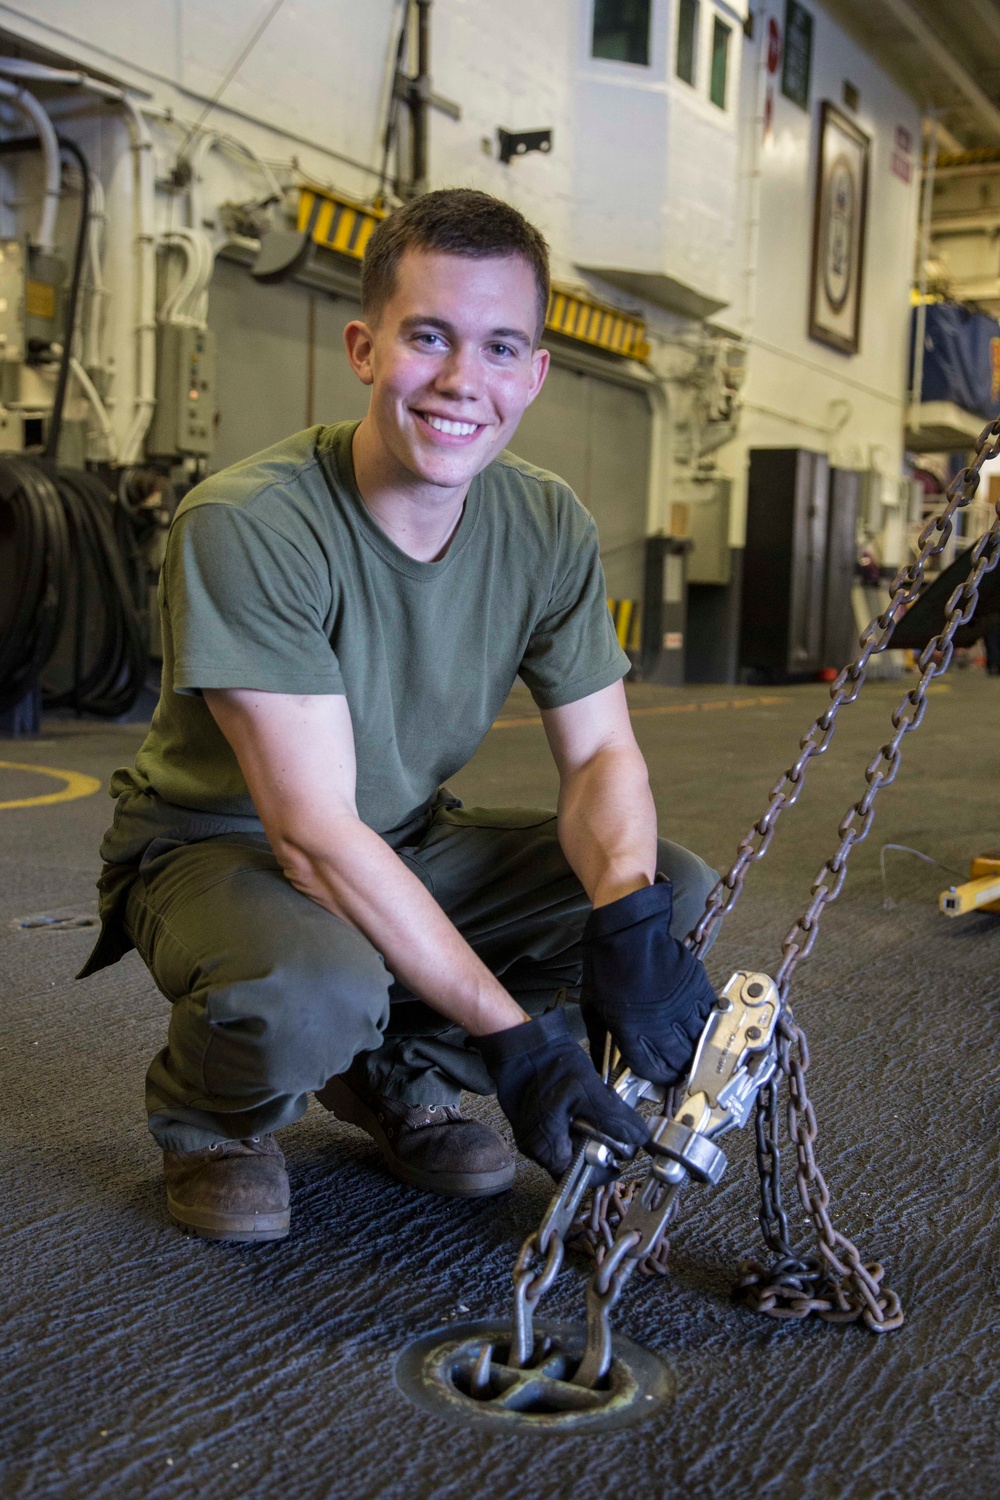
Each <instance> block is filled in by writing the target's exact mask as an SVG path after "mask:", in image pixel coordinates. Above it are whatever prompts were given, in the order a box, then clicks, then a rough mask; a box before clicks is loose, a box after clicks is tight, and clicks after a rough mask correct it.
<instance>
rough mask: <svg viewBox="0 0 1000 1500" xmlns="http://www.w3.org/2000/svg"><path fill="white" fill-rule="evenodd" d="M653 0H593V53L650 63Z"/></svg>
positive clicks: (615, 58) (643, 65) (615, 60)
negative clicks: (650, 13)
mask: <svg viewBox="0 0 1000 1500" xmlns="http://www.w3.org/2000/svg"><path fill="white" fill-rule="evenodd" d="M651 3H652V0H594V40H593V46H592V48H591V51H592V53H593V55H594V57H606V58H609V59H610V60H611V61H612V62H626V63H639V64H640V65H641V66H642V67H648V66H649V8H650V4H651Z"/></svg>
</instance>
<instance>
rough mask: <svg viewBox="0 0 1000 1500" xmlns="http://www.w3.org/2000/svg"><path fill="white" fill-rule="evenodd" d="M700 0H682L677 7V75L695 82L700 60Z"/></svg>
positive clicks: (685, 80)
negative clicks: (695, 71)
mask: <svg viewBox="0 0 1000 1500" xmlns="http://www.w3.org/2000/svg"><path fill="white" fill-rule="evenodd" d="M697 52H698V0H680V4H679V5H678V7H677V77H678V78H683V80H684V82H685V83H690V84H693V83H694V70H695V67H696V66H697V62H698V56H697Z"/></svg>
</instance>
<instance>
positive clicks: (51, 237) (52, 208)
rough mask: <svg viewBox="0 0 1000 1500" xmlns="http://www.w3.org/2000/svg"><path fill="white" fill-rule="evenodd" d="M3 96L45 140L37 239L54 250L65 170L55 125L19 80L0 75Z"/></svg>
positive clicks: (40, 245) (46, 248)
mask: <svg viewBox="0 0 1000 1500" xmlns="http://www.w3.org/2000/svg"><path fill="white" fill-rule="evenodd" d="M0 99H9V100H10V102H11V104H13V106H14V108H15V109H19V110H20V111H21V114H22V115H24V116H25V117H26V118H27V119H28V120H29V121H30V123H31V124H32V125H33V126H34V127H35V130H36V131H37V132H38V138H39V140H40V141H41V143H42V162H43V164H44V171H45V187H44V189H43V197H42V216H41V218H40V219H39V221H38V231H37V233H36V235H35V239H34V243H35V245H36V246H37V247H38V249H39V250H43V251H45V252H46V253H51V251H52V250H54V249H55V243H56V214H57V213H58V211H59V199H60V197H61V180H62V171H61V168H60V166H59V142H58V141H57V140H56V132H55V126H54V125H53V124H52V121H51V120H50V119H49V117H48V115H47V114H46V112H45V110H44V109H43V108H42V106H41V105H40V104H39V102H38V100H37V99H36V98H35V96H34V94H29V93H28V90H27V89H25V88H21V87H20V86H19V85H18V84H16V83H8V82H7V80H6V79H5V78H0Z"/></svg>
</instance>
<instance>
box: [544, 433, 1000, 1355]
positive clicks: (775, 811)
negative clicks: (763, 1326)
mask: <svg viewBox="0 0 1000 1500" xmlns="http://www.w3.org/2000/svg"><path fill="white" fill-rule="evenodd" d="M998 456H1000V417H998V418H996V420H994V421H993V422H991V423H990V424H989V425H988V426H986V427H984V428H983V430H982V432H981V433H980V435H979V439H978V443H977V451H976V454H975V457H974V458H973V461H972V463H971V464H969V465H968V467H967V468H964V469H962V470H960V471H959V473H958V474H956V476H955V478H954V479H953V480H952V482H951V484H950V485H949V486H948V490H947V493H946V496H945V504H944V507H943V509H942V510H941V512H940V514H939V515H937V516H933V517H931V519H930V520H929V521H928V522H927V523H926V525H925V526H924V528H923V530H922V531H921V533H920V536H919V538H918V543H917V547H918V550H917V555H916V556H915V557H914V558H913V559H912V561H911V562H909V563H907V564H905V565H904V566H903V567H901V568H900V569H899V571H898V573H897V574H896V576H895V578H894V579H893V581H892V583H891V585H890V587H889V602H888V604H887V606H886V608H885V609H884V610H883V611H882V613H881V614H880V615H877V616H876V617H875V618H874V619H873V620H872V621H871V622H870V623H869V624H868V625H867V626H866V628H865V630H864V631H863V632H862V634H861V638H860V643H859V644H860V647H861V649H860V651H859V653H858V655H857V656H856V657H855V659H854V661H852V662H851V663H850V664H849V665H848V666H846V667H844V668H843V670H842V671H841V672H840V673H839V674H838V676H837V678H836V680H835V681H834V682H833V683H832V684H831V687H830V700H831V701H830V703H829V705H828V706H827V708H826V709H825V710H824V712H823V713H822V714H821V715H820V716H819V718H818V719H816V720H815V721H814V723H813V724H812V725H811V726H810V727H809V729H807V730H806V732H805V734H804V735H803V736H802V739H801V740H800V741H799V754H798V755H797V757H796V759H795V760H794V762H793V763H792V765H791V766H790V767H789V769H788V770H787V771H786V772H785V774H784V775H783V776H782V777H781V778H780V780H779V781H778V782H777V783H776V784H775V786H773V787H772V789H771V793H770V796H769V798H768V804H767V807H766V809H765V810H764V812H763V813H762V814H761V816H760V818H758V820H757V821H756V823H754V824H753V825H752V826H751V827H750V828H749V829H748V831H747V833H746V834H745V835H744V837H743V838H742V839H741V840H740V843H739V846H738V848H737V853H736V858H735V860H734V861H733V864H732V866H731V867H730V869H729V870H728V872H727V873H726V874H725V875H724V876H723V877H722V879H721V880H719V882H718V884H717V885H716V886H715V887H714V889H713V890H712V891H711V893H710V894H709V898H708V901H707V903H706V906H705V912H704V914H703V916H702V918H701V920H700V921H699V923H698V925H697V926H696V927H695V929H694V931H693V932H692V934H691V936H690V937H689V938H688V939H687V943H688V946H689V947H690V948H692V949H693V950H694V952H695V953H696V954H697V955H698V957H699V958H704V957H705V954H706V953H707V951H708V949H709V948H710V947H711V944H712V942H713V940H714V938H715V936H716V934H717V932H718V928H719V925H720V924H721V922H722V920H723V918H724V917H725V916H727V915H728V913H729V912H731V911H732V909H733V907H734V906H735V905H736V902H737V901H738V900H739V898H740V895H741V893H742V890H743V884H744V881H745V879H746V876H747V873H748V871H749V869H750V866H751V865H753V864H755V863H756V862H757V861H758V860H760V859H763V857H764V855H765V854H766V853H767V851H768V849H769V848H770V845H771V841H772V839H773V837H774V832H775V828H776V825H777V822H778V819H779V817H780V816H781V813H782V812H783V811H784V809H785V808H786V807H791V806H792V804H793V803H794V802H796V801H797V800H798V798H799V795H800V793H801V791H802V787H803V784H804V782H805V777H806V772H807V770H808V768H809V763H810V761H812V760H813V759H814V758H815V757H816V756H818V755H823V754H825V752H826V750H827V749H828V748H829V745H830V741H831V740H832V738H833V734H834V730H835V728H836V723H837V716H838V714H839V712H840V710H841V709H842V708H843V707H844V706H845V705H846V704H849V703H854V702H855V701H856V699H857V698H858V695H859V694H860V692H861V689H862V687H863V685H864V682H865V676H866V672H867V667H868V663H869V661H870V660H871V658H872V656H874V655H876V654H878V653H879V652H882V651H885V650H887V649H888V647H889V646H890V644H891V642H892V635H893V632H894V630H895V628H896V621H897V620H898V619H899V618H900V617H901V615H902V614H903V612H904V611H905V610H906V609H907V608H908V607H909V606H910V605H911V604H912V603H913V601H914V600H915V599H916V597H917V595H918V594H919V593H920V591H921V589H922V587H923V584H924V578H925V573H926V568H927V564H928V563H929V562H930V561H931V559H932V558H935V557H938V556H940V554H941V553H942V552H943V551H944V548H945V547H946V546H947V544H948V542H949V540H950V539H951V536H952V534H953V531H954V525H955V516H956V514H957V513H958V511H960V510H963V509H964V508H965V507H966V506H968V505H970V504H971V502H972V500H973V497H974V496H975V493H976V490H977V488H978V486H979V477H980V471H981V469H982V467H983V464H984V463H986V462H987V461H989V460H991V459H994V458H997V457H998ZM996 511H997V514H996V518H995V519H994V521H993V524H992V526H991V527H990V529H989V531H987V532H986V533H984V535H983V536H981V537H980V538H979V540H978V541H977V542H976V543H975V545H974V546H973V548H972V550H971V554H970V567H969V573H968V576H967V578H966V579H965V582H964V583H961V584H959V586H958V587H957V588H956V589H955V590H954V591H953V593H952V594H951V596H950V598H949V599H948V602H947V604H946V606H945V622H944V625H943V626H942V628H941V630H940V631H939V632H938V634H937V635H936V636H934V637H933V639H932V640H930V641H928V643H927V645H926V646H925V647H924V649H923V651H922V652H921V653H920V656H919V657H918V659H917V670H918V672H919V677H918V679H917V682H916V683H915V685H914V686H913V687H911V688H909V689H908V690H907V691H906V692H905V693H904V694H903V697H902V700H901V702H900V703H899V704H898V705H897V707H896V708H895V709H894V711H893V713H892V727H893V733H892V736H891V738H890V739H889V740H888V741H887V742H886V743H885V744H884V745H883V746H882V747H881V749H880V750H879V751H878V752H877V753H876V754H875V755H874V756H873V757H872V759H871V761H870V762H869V764H868V765H867V767H866V768H865V783H866V786H865V790H864V792H863V793H862V795H861V797H859V799H858V800H857V802H855V803H854V804H853V805H852V806H851V807H849V808H848V810H847V812H846V813H845V814H844V817H843V818H842V819H841V822H840V825H839V830H838V831H839V834H840V839H839V842H838V845H837V848H836V850H835V851H834V853H833V854H832V855H831V856H830V858H829V859H828V860H827V861H826V863H825V864H824V865H823V867H822V868H821V870H820V871H819V874H818V875H817V876H816V879H815V880H814V881H813V885H812V890H811V893H810V901H809V905H808V906H807V908H806V910H805V911H804V912H803V913H802V915H801V916H800V917H799V918H798V920H797V921H796V922H795V924H794V925H793V927H792V928H791V930H790V931H789V933H788V935H787V936H786V938H785V941H784V943H783V945H782V959H781V964H780V966H779V968H778V969H777V971H776V973H775V983H776V985H777V987H778V993H779V996H780V998H781V1003H782V1011H781V1015H780V1017H779V1019H778V1025H777V1031H776V1036H777V1047H778V1068H777V1072H776V1074H775V1076H774V1078H772V1079H771V1080H770V1081H769V1082H768V1084H767V1086H766V1087H765V1088H764V1089H763V1090H762V1091H761V1093H760V1096H759V1098H758V1101H757V1120H756V1139H757V1169H758V1173H759V1176H760V1196H761V1207H760V1225H761V1232H762V1234H763V1237H764V1241H765V1244H766V1245H767V1248H768V1249H769V1250H770V1251H771V1253H772V1255H773V1257H774V1259H773V1261H772V1263H771V1265H770V1266H769V1267H765V1266H763V1265H762V1264H761V1263H760V1262H758V1261H753V1260H750V1261H744V1262H743V1263H742V1264H741V1265H740V1268H739V1278H738V1280H737V1283H736V1291H737V1294H738V1295H739V1296H741V1297H742V1299H743V1300H745V1301H746V1302H747V1303H748V1304H749V1305H750V1306H752V1307H754V1308H756V1309H757V1310H758V1311H760V1312H763V1313H767V1314H768V1315H769V1316H770V1317H774V1318H804V1317H807V1316H808V1315H809V1314H810V1313H813V1312H814V1313H817V1314H818V1316H819V1317H821V1318H824V1319H826V1320H827V1321H830V1322H853V1321H855V1320H856V1319H858V1318H862V1319H863V1320H864V1322H865V1323H866V1324H867V1326H868V1327H869V1328H870V1329H871V1330H872V1331H873V1332H875V1333H886V1332H889V1331H891V1330H893V1329H896V1328H899V1327H900V1326H901V1324H902V1322H903V1312H902V1309H901V1307H900V1304H899V1298H898V1297H897V1296H896V1294H895V1293H894V1292H892V1291H890V1290H889V1289H888V1288H886V1287H883V1286H882V1285H881V1282H882V1277H883V1270H882V1267H881V1266H880V1265H879V1264H878V1262H870V1263H867V1264H866V1263H865V1262H864V1261H862V1259H861V1254H860V1252H859V1250H858V1249H857V1246H856V1245H854V1244H853V1243H852V1242H851V1240H849V1239H848V1238H847V1236H846V1235H844V1234H842V1233H841V1232H840V1230H838V1229H837V1228H836V1226H835V1225H834V1223H833V1221H832V1218H831V1214H830V1191H829V1188H828V1186H827V1183H826V1180H825V1178H824V1176H823V1173H822V1172H821V1170H820V1168H819V1165H818V1163H817V1161H816V1153H815V1142H816V1137H817V1122H816V1114H815V1111H814V1109H813V1106H812V1103H811V1101H810V1099H809V1094H808V1090H807V1087H806V1073H807V1072H808V1069H809V1047H808V1043H807V1041H806V1036H805V1032H804V1031H803V1030H802V1028H801V1026H799V1025H797V1024H796V1022H795V1019H794V1017H793V1015H792V1010H791V1006H790V1004H789V993H790V990H791V981H792V975H793V974H794V972H795V967H796V965H797V964H798V962H799V960H800V959H803V958H805V957H807V956H808V954H809V953H810V952H811V951H812V949H813V946H814V944H815V942H816V937H817V934H818V932H819V923H820V920H821V918H822V915H823V912H824V910H825V909H826V907H827V906H828V905H829V904H830V903H831V902H832V901H835V900H836V899H837V897H838V896H839V894H840V892H841V889H842V887H843V884H844V881H845V879H846V877H847V861H848V859H849V858H850V854H851V850H852V849H853V848H854V846H855V845H856V844H860V843H861V842H862V840H863V839H865V838H866V837H867V836H868V833H869V831H870V829H871V826H872V822H873V820H874V816H875V808H874V804H875V798H876V797H877V795H878V793H879V791H880V790H881V789H882V787H884V786H888V785H889V784H890V783H891V782H892V781H894V780H895V778H896V774H897V772H898V770H899V766H900V762H901V759H902V749H901V743H902V740H903V737H904V735H906V734H909V733H910V732H911V730H914V729H916V728H917V726H918V725H919V724H920V722H921V720H922V719H923V716H924V713H925V711H926V708H927V689H928V687H929V686H930V684H931V682H932V681H933V680H934V679H935V678H936V677H940V676H941V675H942V674H943V673H944V672H946V671H947V669H948V667H949V666H950V665H951V660H952V656H953V655H954V636H955V632H956V630H957V629H958V627H959V626H960V625H965V624H968V622H969V621H970V620H971V619H972V616H973V614H974V613H975V609H976V605H977V603H978V600H979V586H980V584H981V582H982V580H983V578H984V577H985V575H986V574H987V573H991V572H993V570H994V569H995V568H996V566H997V564H998V562H1000V502H998V504H997V507H996ZM782 1078H784V1079H786V1080H787V1082H788V1102H787V1125H788V1136H789V1139H790V1140H791V1141H792V1142H793V1143H794V1145H795V1154H796V1174H795V1175H796V1187H797V1190H798V1195H799V1199H800V1201H801V1203H802V1206H803V1208H804V1209H805V1212H806V1213H807V1214H808V1216H809V1219H810V1222H811V1224H812V1226H813V1231H814V1233H815V1235H816V1253H815V1255H812V1256H808V1257H803V1256H800V1255H798V1254H796V1252H795V1250H794V1249H793V1248H792V1245H791V1243H790V1237H789V1225H788V1215H787V1212H786V1210H785V1207H784V1203H783V1200H782V1183H781V1121H780V1111H779V1096H778V1090H779V1085H780V1082H781V1079H782ZM636 1188H637V1185H636V1184H635V1183H634V1182H629V1183H627V1184H625V1185H624V1186H623V1185H620V1184H618V1183H614V1184H612V1185H610V1186H605V1187H603V1188H600V1189H599V1190H598V1191H597V1192H596V1193H595V1194H594V1198H593V1202H592V1203H591V1204H590V1205H589V1206H588V1207H587V1208H586V1209H584V1210H582V1211H581V1212H580V1213H579V1214H578V1215H577V1218H576V1221H575V1223H574V1226H573V1230H572V1240H573V1242H574V1243H575V1244H579V1245H580V1246H581V1247H582V1248H585V1249H587V1250H588V1251H589V1253H590V1254H591V1255H592V1256H593V1257H594V1259H595V1260H597V1261H600V1260H601V1259H602V1258H603V1257H604V1256H605V1255H607V1254H608V1253H609V1246H610V1245H611V1244H612V1243H613V1241H614V1235H615V1229H616V1227H617V1225H618V1224H620V1223H621V1222H623V1217H624V1216H627V1213H628V1211H629V1207H630V1204H631V1201H632V1198H633V1197H634V1195H635V1192H636ZM667 1248H668V1246H667V1244H666V1241H661V1244H660V1246H659V1253H658V1254H657V1255H655V1256H647V1257H646V1259H645V1260H644V1262H643V1265H642V1269H643V1270H644V1271H646V1272H647V1274H650V1275H653V1274H659V1275H664V1274H666V1250H667Z"/></svg>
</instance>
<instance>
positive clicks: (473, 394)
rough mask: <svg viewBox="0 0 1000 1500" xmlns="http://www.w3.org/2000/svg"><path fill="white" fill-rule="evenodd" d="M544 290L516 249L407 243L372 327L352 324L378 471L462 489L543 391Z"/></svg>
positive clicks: (461, 492)
mask: <svg viewBox="0 0 1000 1500" xmlns="http://www.w3.org/2000/svg"><path fill="white" fill-rule="evenodd" d="M537 322H538V293H537V288H536V284H535V276H534V272H533V271H532V269H531V267H530V265H529V264H528V262H527V261H526V260H523V259H522V258H521V257H520V256H518V255H512V256H489V257H482V258H480V257H473V256H468V255H452V254H447V253H443V252H439V251H419V250H408V251H407V252H406V253H405V254H404V255H403V257H402V259H401V261H400V263H399V267H398V269H397V273H396V284H395V289H394V291H393V294H392V296H391V297H390V298H389V300H388V302H387V303H386V304H385V306H384V307H383V309H382V311H381V314H380V316H379V318H378V320H377V322H376V323H375V324H374V326H372V325H369V324H366V323H360V322H356V323H351V324H349V325H348V327H347V329H346V330H345V340H346V343H347V352H348V357H349V358H350V361H351V364H352V366H353V368H354V370H355V372H356V374H357V375H358V377H359V378H360V379H361V380H362V381H363V382H364V383H365V384H366V385H370V386H371V388H372V395H371V404H370V406H369V409H368V415H367V416H366V417H365V419H364V422H363V423H362V429H364V432H363V433H362V430H361V429H359V431H358V434H357V438H356V441H357V440H358V439H360V440H361V442H362V443H363V446H364V449H365V452H366V455H367V456H368V458H369V460H374V467H375V468H376V469H378V470H379V471H380V478H381V481H382V482H383V483H385V484H388V485H389V486H391V487H392V488H394V489H396V490H397V491H404V490H405V491H407V492H409V493H414V492H421V493H422V494H423V495H424V496H425V497H432V496H434V493H435V492H437V498H440V499H441V500H448V499H456V498H464V496H465V493H466V491H467V490H468V487H469V484H470V482H471V481H472V479H473V477H474V476H475V475H476V474H478V473H480V472H481V471H482V470H483V469H485V468H486V466H487V464H489V463H490V462H491V461H492V460H493V459H494V458H495V457H496V455H497V454H498V453H499V452H500V451H501V449H503V448H505V447H506V446H507V444H508V442H509V441H510V439H511V437H512V436H513V434H514V432H515V430H516V428H517V424H518V422H519V421H520V420H521V415H522V413H523V412H524V410H525V408H526V407H527V406H528V405H529V404H530V403H531V402H532V401H533V400H534V399H535V397H536V396H537V395H538V392H539V391H540V390H541V387H542V382H543V380H544V379H545V372H546V370H547V369H548V363H549V356H548V353H547V351H546V350H544V349H538V348H536V347H535V339H536V337H537V332H538V329H537Z"/></svg>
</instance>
